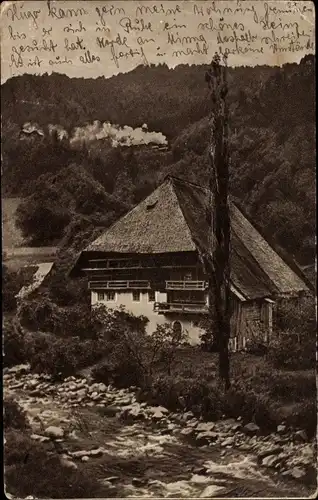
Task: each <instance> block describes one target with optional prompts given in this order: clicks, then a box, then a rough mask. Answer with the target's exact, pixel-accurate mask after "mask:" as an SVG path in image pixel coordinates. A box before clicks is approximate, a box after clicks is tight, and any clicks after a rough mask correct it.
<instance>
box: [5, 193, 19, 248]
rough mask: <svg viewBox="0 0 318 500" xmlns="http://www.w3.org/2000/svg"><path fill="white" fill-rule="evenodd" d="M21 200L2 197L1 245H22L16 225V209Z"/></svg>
mask: <svg viewBox="0 0 318 500" xmlns="http://www.w3.org/2000/svg"><path fill="white" fill-rule="evenodd" d="M20 202H21V199H20V198H3V199H2V202H1V211H2V247H3V248H4V249H6V248H15V247H19V246H21V245H23V242H24V239H23V236H22V234H21V231H20V230H19V229H18V228H17V227H16V225H15V220H16V211H17V208H18V206H19V204H20Z"/></svg>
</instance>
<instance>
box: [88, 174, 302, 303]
mask: <svg viewBox="0 0 318 500" xmlns="http://www.w3.org/2000/svg"><path fill="white" fill-rule="evenodd" d="M208 194H209V193H208V190H207V189H205V188H203V187H201V186H198V185H196V184H192V183H189V182H187V181H184V180H181V179H177V178H174V177H169V178H167V179H166V180H165V181H164V182H163V184H161V185H160V186H159V187H158V188H157V189H156V190H155V191H154V192H153V193H152V194H150V196H148V197H147V198H146V199H145V200H143V201H142V202H141V203H139V205H137V206H136V207H135V208H133V209H132V210H131V211H130V212H128V213H127V214H126V215H125V216H124V217H122V218H121V219H119V220H118V221H117V222H116V223H115V224H113V226H111V227H110V228H109V229H108V230H106V231H105V233H103V234H102V235H101V236H100V237H99V238H97V239H96V240H95V241H94V242H93V243H92V244H91V245H89V246H88V247H87V248H86V249H85V250H84V252H83V254H85V253H86V252H88V253H89V254H90V255H91V254H92V253H94V252H99V253H100V252H103V253H118V254H141V255H142V254H151V253H153V254H163V253H173V252H193V251H199V252H200V250H201V251H202V250H203V251H205V252H206V251H207V249H208V234H209V226H208V222H207V213H208V212H207V210H208ZM230 217H231V281H232V283H233V285H234V286H235V287H236V288H237V289H238V290H239V291H240V292H241V293H242V294H243V295H244V297H246V298H247V299H252V298H261V297H270V296H276V295H280V294H298V293H299V292H301V291H304V292H306V291H309V288H308V286H307V284H306V283H305V280H303V279H302V277H301V272H300V270H299V273H298V272H296V271H295V270H294V269H292V268H291V267H290V266H289V265H288V264H287V263H286V261H285V260H284V259H283V258H282V257H281V256H280V255H278V253H277V252H276V251H275V250H274V249H273V248H272V247H271V246H270V244H269V243H268V242H267V241H266V239H265V238H263V237H262V236H261V234H260V233H259V232H258V231H257V230H256V229H255V227H254V226H253V225H252V224H251V222H249V221H248V220H247V218H246V217H245V216H244V215H243V214H242V212H241V211H240V210H239V209H238V207H237V206H236V205H235V204H234V203H233V202H230ZM294 268H295V267H294Z"/></svg>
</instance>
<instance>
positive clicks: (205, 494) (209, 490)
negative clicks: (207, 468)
mask: <svg viewBox="0 0 318 500" xmlns="http://www.w3.org/2000/svg"><path fill="white" fill-rule="evenodd" d="M222 490H224V487H223V486H217V485H216V484H210V485H209V486H207V487H206V488H205V489H204V490H203V491H202V493H201V495H200V498H213V497H215V496H218V494H219V493H220V492H221V491H222Z"/></svg>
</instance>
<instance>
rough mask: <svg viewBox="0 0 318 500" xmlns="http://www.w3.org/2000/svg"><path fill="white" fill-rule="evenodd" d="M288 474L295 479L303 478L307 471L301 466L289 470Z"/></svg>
mask: <svg viewBox="0 0 318 500" xmlns="http://www.w3.org/2000/svg"><path fill="white" fill-rule="evenodd" d="M287 472H288V475H289V476H291V477H293V478H294V479H301V478H303V477H305V476H306V471H305V470H304V469H301V468H300V467H294V468H293V469H291V470H289V471H287Z"/></svg>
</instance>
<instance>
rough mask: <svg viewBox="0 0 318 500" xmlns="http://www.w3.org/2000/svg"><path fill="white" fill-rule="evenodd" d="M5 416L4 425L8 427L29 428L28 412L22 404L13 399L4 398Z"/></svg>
mask: <svg viewBox="0 0 318 500" xmlns="http://www.w3.org/2000/svg"><path fill="white" fill-rule="evenodd" d="M3 407H4V418H3V426H4V428H5V429H6V430H7V429H20V430H27V429H29V423H28V421H27V418H26V414H25V412H24V410H23V409H22V408H21V406H20V405H18V403H17V402H16V401H14V400H13V399H11V398H10V399H4V401H3Z"/></svg>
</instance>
